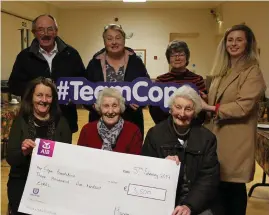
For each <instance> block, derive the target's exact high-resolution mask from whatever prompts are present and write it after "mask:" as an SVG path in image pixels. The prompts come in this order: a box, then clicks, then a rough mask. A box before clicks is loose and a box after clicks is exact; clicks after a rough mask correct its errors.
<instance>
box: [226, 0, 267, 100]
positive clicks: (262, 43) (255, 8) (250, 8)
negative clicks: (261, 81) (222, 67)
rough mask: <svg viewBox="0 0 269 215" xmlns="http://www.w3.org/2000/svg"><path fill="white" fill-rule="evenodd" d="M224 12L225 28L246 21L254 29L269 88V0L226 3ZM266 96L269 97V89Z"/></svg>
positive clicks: (262, 67)
mask: <svg viewBox="0 0 269 215" xmlns="http://www.w3.org/2000/svg"><path fill="white" fill-rule="evenodd" d="M222 13H223V21H224V23H223V24H224V29H226V28H228V27H231V26H232V25H235V24H239V23H242V22H245V23H246V24H247V25H248V26H249V27H250V28H251V29H252V30H253V31H254V34H255V36H256V39H257V40H258V45H259V47H260V49H261V56H260V63H261V69H262V71H263V75H264V78H265V81H266V83H267V86H268V88H269V72H268V71H269V45H268V40H269V2H244V3H240V2H236V3H224V4H223V5H222ZM266 96H267V97H268V98H269V89H267V91H266Z"/></svg>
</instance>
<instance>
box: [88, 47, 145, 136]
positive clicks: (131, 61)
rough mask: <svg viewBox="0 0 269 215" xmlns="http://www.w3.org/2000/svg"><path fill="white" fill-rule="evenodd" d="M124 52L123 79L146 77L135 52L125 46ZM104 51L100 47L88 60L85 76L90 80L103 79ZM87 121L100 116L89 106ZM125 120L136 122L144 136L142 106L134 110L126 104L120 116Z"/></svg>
mask: <svg viewBox="0 0 269 215" xmlns="http://www.w3.org/2000/svg"><path fill="white" fill-rule="evenodd" d="M125 49H126V53H128V61H127V62H126V66H125V76H124V81H126V82H131V81H133V80H135V79H136V78H138V77H147V78H149V75H148V73H147V70H146V67H145V65H144V64H143V62H142V60H141V59H140V58H139V57H138V56H137V55H136V54H135V52H134V51H133V50H132V49H130V48H125ZM104 53H105V49H102V50H101V51H99V52H98V53H96V54H95V55H94V56H93V58H92V60H91V61H90V62H89V65H88V67H87V69H86V73H87V74H86V78H87V79H88V80H89V81H91V82H103V81H105V77H104V74H103V66H102V65H103V58H102V57H103V55H104ZM89 109H90V115H89V122H92V121H95V120H98V119H99V118H100V116H99V114H98V113H97V112H96V111H95V110H94V109H93V108H90V107H89ZM122 117H123V118H124V119H125V120H127V121H130V122H133V123H134V124H136V125H137V126H138V127H139V129H140V131H141V134H142V137H143V136H144V119H143V112H142V107H140V108H138V110H136V111H134V110H133V109H132V108H131V107H129V106H127V107H126V110H125V112H124V113H123V116H122Z"/></svg>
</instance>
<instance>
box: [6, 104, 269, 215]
mask: <svg viewBox="0 0 269 215" xmlns="http://www.w3.org/2000/svg"><path fill="white" fill-rule="evenodd" d="M78 116H79V128H80V129H81V128H82V126H83V125H84V124H86V122H87V120H88V111H86V110H84V109H79V112H78ZM144 118H145V134H146V133H147V131H148V129H149V128H151V127H152V126H153V125H154V123H153V121H152V120H151V117H150V115H149V112H148V110H144ZM78 137H79V132H77V133H75V134H74V135H73V144H76V141H77V140H78ZM8 173H9V166H8V164H7V163H6V161H5V160H3V161H2V162H1V215H5V214H6V210H7V202H8V201H7V195H6V184H7V180H8ZM261 180H262V169H261V168H260V167H259V165H256V173H255V178H254V181H253V182H251V183H249V184H247V188H248V189H249V188H250V187H251V186H252V185H253V184H255V183H258V182H261ZM268 181H269V178H268V177H267V182H268ZM268 214H269V187H258V188H256V189H255V190H254V192H253V194H252V197H251V198H249V199H248V206H247V215H268Z"/></svg>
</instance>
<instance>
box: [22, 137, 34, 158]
mask: <svg viewBox="0 0 269 215" xmlns="http://www.w3.org/2000/svg"><path fill="white" fill-rule="evenodd" d="M35 146H36V144H35V142H34V141H33V140H31V139H25V140H24V141H23V142H22V145H21V150H22V154H23V155H24V156H26V155H29V154H30V153H31V152H32V151H33V148H34V147H35Z"/></svg>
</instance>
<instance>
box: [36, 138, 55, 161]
mask: <svg viewBox="0 0 269 215" xmlns="http://www.w3.org/2000/svg"><path fill="white" fill-rule="evenodd" d="M54 145H55V142H54V141H51V140H43V139H40V142H39V147H38V151H37V154H38V155H44V156H48V157H52V155H53V150H54Z"/></svg>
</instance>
